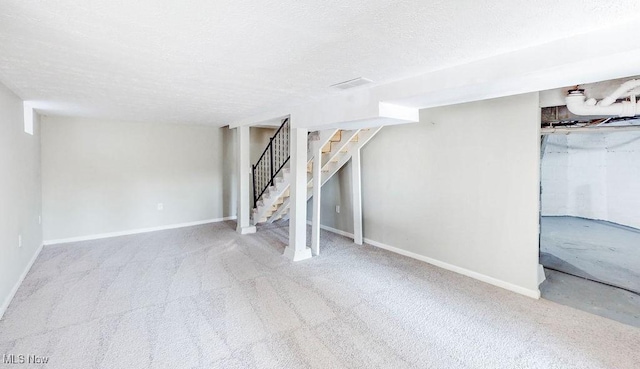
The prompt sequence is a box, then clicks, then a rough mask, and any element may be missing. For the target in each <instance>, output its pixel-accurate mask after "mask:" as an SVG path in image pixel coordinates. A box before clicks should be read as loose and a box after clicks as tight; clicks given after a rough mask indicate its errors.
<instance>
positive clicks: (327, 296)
mask: <svg viewBox="0 0 640 369" xmlns="http://www.w3.org/2000/svg"><path fill="white" fill-rule="evenodd" d="M233 227H234V224H233V223H229V222H228V223H218V224H213V225H205V226H198V227H191V228H184V229H179V230H171V231H162V232H155V233H148V234H141V235H135V236H127V237H120V238H112V239H106V240H98V241H89V242H82V243H74V244H67V245H60V246H51V247H45V249H44V250H43V251H42V254H41V255H40V257H39V258H38V260H37V261H36V263H35V265H34V266H33V269H32V270H31V272H30V273H29V275H28V276H27V279H26V280H25V282H24V284H23V285H22V287H21V288H20V290H19V291H18V293H17V295H16V297H15V299H14V300H13V302H12V304H11V306H9V309H8V310H7V312H6V314H5V318H4V319H3V320H2V321H0V354H6V355H11V354H13V355H16V356H15V357H16V358H17V357H18V356H17V355H37V356H46V357H48V358H49V362H48V364H47V365H46V366H43V365H34V366H33V367H39V368H42V367H46V368H343V367H344V368H394V369H398V368H580V369H586V368H621V369H622V368H640V329H638V328H634V327H631V326H627V325H623V324H621V323H618V322H615V321H611V320H607V319H605V318H602V317H599V316H595V315H591V314H588V313H585V312H582V311H579V310H575V309H573V308H569V307H565V306H562V305H558V304H555V303H552V302H549V301H546V300H539V301H536V300H532V299H530V298H527V297H523V296H519V295H517V294H514V293H512V292H508V291H505V290H502V289H500V288H497V287H493V286H490V285H487V284H484V283H482V282H478V281H475V280H473V279H470V278H467V277H464V276H461V275H458V274H455V273H452V272H448V271H445V270H442V269H439V268H436V267H433V266H430V265H428V264H425V263H422V262H419V261H415V260H412V259H409V258H406V257H402V256H399V255H396V254H393V253H390V252H387V251H384V250H380V249H377V248H375V247H372V246H366V245H365V246H356V245H354V244H353V243H351V241H350V240H348V239H346V238H343V237H340V236H337V235H334V234H331V233H323V234H322V238H323V241H324V242H323V250H322V251H323V254H322V256H320V257H317V258H314V259H312V260H307V261H303V262H298V263H290V262H289V261H287V260H286V259H284V258H283V257H282V256H281V254H282V251H283V249H284V246H285V241H286V238H287V228H282V227H277V226H276V227H271V228H269V229H261V230H260V231H259V232H258V233H257V234H255V235H249V236H239V235H237V234H236V233H235V232H234V231H233ZM0 366H2V364H0ZM6 366H7V367H29V366H16V365H8V364H7V365H6Z"/></svg>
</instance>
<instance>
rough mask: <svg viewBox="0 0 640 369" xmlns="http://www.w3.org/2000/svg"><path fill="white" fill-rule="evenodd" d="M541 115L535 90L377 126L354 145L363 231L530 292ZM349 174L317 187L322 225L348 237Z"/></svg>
mask: <svg viewBox="0 0 640 369" xmlns="http://www.w3.org/2000/svg"><path fill="white" fill-rule="evenodd" d="M539 114H540V113H539V108H538V95H537V93H535V94H527V95H519V96H512V97H507V98H501V99H494V100H486V101H480V102H474V103H468V104H461V105H454V106H448V107H442V108H434V109H427V110H423V111H422V112H421V115H420V123H416V124H407V125H401V126H389V127H385V128H383V129H382V130H381V131H380V133H378V135H376V136H375V137H374V138H373V139H372V140H371V141H370V142H369V143H368V144H367V145H366V146H365V147H364V148H363V149H362V188H363V216H364V225H363V227H364V236H365V237H366V238H367V239H370V240H373V241H377V242H380V243H383V244H386V245H389V246H392V247H396V248H399V249H402V250H406V251H409V252H411V253H414V254H417V255H420V256H424V257H427V258H431V259H434V260H438V261H440V262H444V263H448V264H450V265H453V266H456V267H459V268H464V269H466V270H469V271H471V272H475V273H479V274H482V275H484V276H488V277H491V278H495V279H497V280H499V281H503V282H506V283H508V284H510V285H513V286H517V287H521V288H524V289H527V290H529V291H537V290H538V283H537V266H538V227H539V225H538V223H539V222H538V206H539V179H538V178H539V163H540V146H539V122H540V119H539ZM349 170H350V168H349V167H345V168H343V169H342V170H341V171H340V172H339V173H338V174H337V175H336V176H335V177H334V178H333V179H332V180H330V181H329V182H328V183H327V184H326V185H325V187H323V190H322V191H323V192H322V193H323V198H322V203H323V204H322V210H323V216H322V224H323V225H326V226H330V227H333V228H337V229H340V230H343V231H346V232H349V233H351V232H353V224H352V220H351V217H352V212H351V192H350V188H349V179H350V172H349ZM336 204H340V205H341V212H340V214H336V212H335V205H336Z"/></svg>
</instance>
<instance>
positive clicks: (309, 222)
mask: <svg viewBox="0 0 640 369" xmlns="http://www.w3.org/2000/svg"><path fill="white" fill-rule="evenodd" d="M307 224H309V225H311V224H312V222H311V221H310V220H307ZM320 229H324V230H325V231H329V232H331V233H336V234H339V235H340V236H345V237H349V238H353V233H349V232H345V231H343V230H340V229H336V228H331V227H329V226H326V225H322V224H320Z"/></svg>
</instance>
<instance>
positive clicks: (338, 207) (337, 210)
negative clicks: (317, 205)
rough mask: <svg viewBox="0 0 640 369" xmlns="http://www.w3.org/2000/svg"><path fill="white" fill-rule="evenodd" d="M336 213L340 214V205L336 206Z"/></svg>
mask: <svg viewBox="0 0 640 369" xmlns="http://www.w3.org/2000/svg"><path fill="white" fill-rule="evenodd" d="M336 213H338V214H340V205H336Z"/></svg>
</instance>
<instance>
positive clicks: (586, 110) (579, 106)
mask: <svg viewBox="0 0 640 369" xmlns="http://www.w3.org/2000/svg"><path fill="white" fill-rule="evenodd" d="M639 86H640V80H631V81H627V82H625V83H623V84H622V85H621V86H620V87H619V88H618V89H616V90H615V91H614V92H613V93H612V94H611V95H609V96H607V97H605V98H604V99H602V100H601V101H600V102H597V101H596V99H589V100H587V97H586V96H585V95H584V90H581V89H575V90H570V91H569V94H568V95H567V97H566V98H565V101H566V103H567V109H569V111H570V112H571V113H573V114H575V115H617V116H619V117H633V116H636V115H640V105H639V104H638V103H637V101H636V96H635V92H636V91H635V89H636V88H637V87H639ZM629 94H631V95H630V96H629ZM623 95H626V96H629V101H622V102H619V103H614V102H615V101H616V100H617V99H618V98H619V97H621V96H623Z"/></svg>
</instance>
